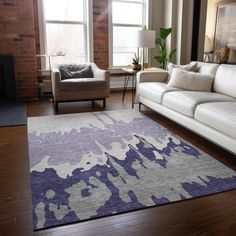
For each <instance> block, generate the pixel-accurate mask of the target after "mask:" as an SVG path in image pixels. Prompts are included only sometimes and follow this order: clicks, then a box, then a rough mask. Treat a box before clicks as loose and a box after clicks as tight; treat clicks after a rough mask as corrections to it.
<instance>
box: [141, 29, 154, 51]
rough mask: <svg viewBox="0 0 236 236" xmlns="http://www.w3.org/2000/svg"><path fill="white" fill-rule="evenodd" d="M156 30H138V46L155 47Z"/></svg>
mask: <svg viewBox="0 0 236 236" xmlns="http://www.w3.org/2000/svg"><path fill="white" fill-rule="evenodd" d="M155 39H156V31H154V30H145V29H144V30H139V31H137V46H138V47H140V48H155Z"/></svg>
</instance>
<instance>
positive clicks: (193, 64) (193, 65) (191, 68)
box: [168, 62, 198, 76]
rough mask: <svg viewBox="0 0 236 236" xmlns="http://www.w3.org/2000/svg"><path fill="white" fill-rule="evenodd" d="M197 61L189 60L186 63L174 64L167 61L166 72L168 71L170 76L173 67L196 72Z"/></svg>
mask: <svg viewBox="0 0 236 236" xmlns="http://www.w3.org/2000/svg"><path fill="white" fill-rule="evenodd" d="M197 65H198V64H197V62H191V63H189V64H187V65H175V64H174V63H171V62H170V63H169V64H168V72H169V76H171V74H172V72H173V70H174V69H182V70H185V71H193V72H196V71H197Z"/></svg>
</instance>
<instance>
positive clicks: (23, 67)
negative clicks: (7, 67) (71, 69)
mask: <svg viewBox="0 0 236 236" xmlns="http://www.w3.org/2000/svg"><path fill="white" fill-rule="evenodd" d="M93 6H94V7H93V24H94V27H93V28H94V61H95V63H96V64H97V65H98V66H99V67H100V68H103V69H106V68H108V65H109V42H108V0H94V1H93ZM0 40H1V41H0V42H1V43H0V54H8V55H9V54H10V55H13V56H14V60H15V79H16V86H17V97H18V99H19V100H28V99H32V98H35V97H37V94H38V91H37V69H40V59H39V58H36V55H37V54H40V39H39V25H38V9H37V1H36V0H0Z"/></svg>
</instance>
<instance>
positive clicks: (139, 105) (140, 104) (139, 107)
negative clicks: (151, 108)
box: [138, 102, 142, 111]
mask: <svg viewBox="0 0 236 236" xmlns="http://www.w3.org/2000/svg"><path fill="white" fill-rule="evenodd" d="M141 106H142V103H141V102H140V103H139V104H138V110H139V111H141Z"/></svg>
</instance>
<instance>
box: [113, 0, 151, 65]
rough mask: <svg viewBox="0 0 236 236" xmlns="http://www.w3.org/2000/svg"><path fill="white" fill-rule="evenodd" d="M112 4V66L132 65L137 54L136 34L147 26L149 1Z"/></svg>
mask: <svg viewBox="0 0 236 236" xmlns="http://www.w3.org/2000/svg"><path fill="white" fill-rule="evenodd" d="M110 3H111V17H110V22H111V32H110V37H111V38H110V65H111V66H125V65H130V64H131V62H132V58H133V56H134V53H135V52H137V48H136V47H134V40H135V39H134V35H135V32H136V31H137V30H141V29H142V28H143V26H144V25H146V24H147V21H146V15H147V14H146V9H147V4H146V3H147V0H110Z"/></svg>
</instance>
